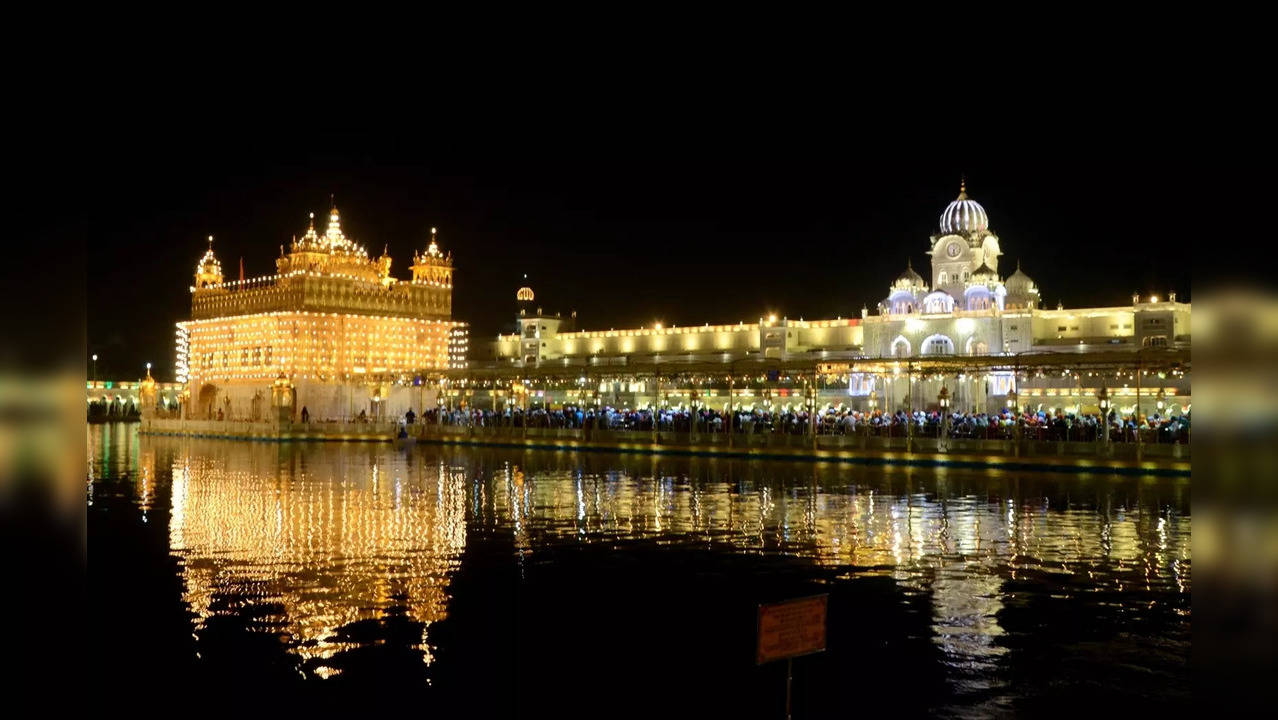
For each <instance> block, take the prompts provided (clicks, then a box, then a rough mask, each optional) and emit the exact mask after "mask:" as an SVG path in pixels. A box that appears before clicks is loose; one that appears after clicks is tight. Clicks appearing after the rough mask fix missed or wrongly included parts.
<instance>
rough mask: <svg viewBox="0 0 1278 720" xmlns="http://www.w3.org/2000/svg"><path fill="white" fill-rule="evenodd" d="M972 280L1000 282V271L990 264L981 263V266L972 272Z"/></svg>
mask: <svg viewBox="0 0 1278 720" xmlns="http://www.w3.org/2000/svg"><path fill="white" fill-rule="evenodd" d="M970 282H974V283H991V282H998V273H997V272H995V271H994V268H992V267H990V266H989V265H986V264H985V263H981V266H980V267H978V268H976V270H975V271H974V272H973V273H972V279H971V280H970Z"/></svg>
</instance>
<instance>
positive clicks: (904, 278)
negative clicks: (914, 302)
mask: <svg viewBox="0 0 1278 720" xmlns="http://www.w3.org/2000/svg"><path fill="white" fill-rule="evenodd" d="M925 284H926V283H925V281H924V280H923V276H922V275H920V274H918V273H917V272H916V271H915V270H914V263H913V262H912V261H909V260H907V261H906V263H905V272H903V273H901V274H900V275H898V276H897V277H896V282H895V283H893V285H894V286H895V287H915V286H917V287H922V286H923V285H925Z"/></svg>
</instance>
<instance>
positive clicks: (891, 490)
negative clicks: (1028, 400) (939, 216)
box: [87, 424, 1191, 718]
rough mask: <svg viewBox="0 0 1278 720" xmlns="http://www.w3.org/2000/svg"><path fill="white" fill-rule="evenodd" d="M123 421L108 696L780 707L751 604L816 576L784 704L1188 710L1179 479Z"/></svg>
mask: <svg viewBox="0 0 1278 720" xmlns="http://www.w3.org/2000/svg"><path fill="white" fill-rule="evenodd" d="M136 427H137V426H136V425H128V424H116V425H94V426H91V427H90V428H89V430H88V453H89V461H90V477H89V482H88V486H87V501H88V504H89V508H88V517H89V524H88V528H89V549H90V561H89V570H90V573H89V582H90V609H91V610H90V612H91V614H92V619H93V620H92V624H93V628H94V630H93V632H94V634H95V636H94V637H93V638H91V641H92V646H93V647H94V648H95V651H96V655H97V657H96V658H95V668H96V670H95V673H97V674H99V675H102V676H104V677H106V678H108V679H110V680H111V681H112V686H114V687H119V683H129V682H138V683H140V684H143V685H145V687H146V688H147V690H145V691H143V694H145V693H146V692H153V691H154V690H155V689H156V688H165V687H168V688H172V687H181V688H187V689H190V688H212V689H230V688H233V689H234V691H235V692H236V693H243V692H247V691H268V692H273V693H278V694H279V695H281V696H286V695H288V694H290V693H299V694H300V693H308V694H310V693H314V694H319V695H324V694H325V693H341V694H343V695H345V694H346V692H347V691H351V692H352V693H363V692H366V691H369V690H372V691H374V692H375V697H378V698H381V699H382V700H385V699H387V698H392V699H393V698H402V699H403V700H405V701H410V702H412V703H414V705H415V706H416V707H417V708H420V709H421V711H422V713H423V715H428V714H429V713H430V711H432V710H449V709H451V710H456V711H460V712H465V713H466V714H467V716H471V717H489V716H502V717H509V716H516V715H518V716H534V715H536V714H540V713H543V712H553V713H555V714H557V715H558V716H561V717H578V716H586V715H588V716H594V717H612V716H622V715H643V714H647V715H655V716H660V717H684V716H705V717H710V716H714V717H718V716H724V717H770V718H775V717H781V716H782V713H783V704H784V686H785V663H784V662H777V663H771V664H767V665H762V666H756V665H755V655H754V650H755V647H754V645H755V631H756V628H755V624H756V618H757V610H758V606H759V604H760V603H765V602H772V601H776V600H782V599H787V598H793V597H800V596H805V595H813V594H817V593H828V594H829V604H828V636H827V643H828V649H827V651H826V652H824V653H821V654H815V655H808V656H805V657H801V658H798V659H796V660H795V661H794V680H793V682H794V714H795V717H829V716H843V717H847V716H853V715H855V714H859V713H863V712H866V711H869V710H873V709H890V710H892V711H894V712H896V713H904V714H905V715H916V714H940V715H944V716H988V715H991V714H995V715H999V714H1009V713H1026V714H1028V713H1037V712H1047V713H1051V714H1057V713H1060V712H1062V711H1064V710H1073V709H1087V710H1088V711H1090V712H1097V711H1100V712H1104V711H1106V710H1107V709H1112V708H1114V707H1116V706H1119V705H1122V706H1135V707H1139V708H1144V709H1148V710H1150V711H1158V710H1160V709H1175V708H1176V707H1177V706H1178V705H1179V704H1181V703H1184V702H1185V701H1186V700H1187V698H1188V697H1189V689H1188V669H1187V664H1188V654H1189V642H1190V641H1189V636H1190V587H1191V583H1190V577H1191V573H1190V514H1189V508H1190V506H1189V502H1190V491H1189V487H1190V486H1189V480H1188V479H1184V478H1179V479H1178V478H1139V477H1135V478H1133V477H1114V476H1087V475H1079V474H1061V475H1055V474H1009V473H1001V472H992V471H971V470H965V471H957V470H946V469H935V468H927V469H920V468H893V467H862V466H854V465H840V464H827V463H807V462H804V463H779V462H759V461H753V462H747V461H742V460H725V459H698V458H669V457H660V458H657V457H652V456H646V455H612V454H603V453H598V454H594V453H583V454H574V453H566V452H541V451H537V452H523V451H513V450H496V449H488V448H463V449H458V448H444V447H440V446H432V445H419V446H418V447H416V448H411V449H406V450H395V449H394V448H393V447H391V446H390V445H389V444H372V443H324V442H313V443H269V442H266V443H255V442H237V441H229V440H212V439H208V440H203V439H178V438H165V437H150V436H139V434H138V433H137V430H136ZM139 648H144V649H145V651H144V652H137V649H139ZM122 656H127V657H129V658H130V660H129V661H128V662H127V663H120V662H116V660H115V659H116V658H119V657H122ZM369 696H370V697H373V696H374V695H372V694H370V695H369Z"/></svg>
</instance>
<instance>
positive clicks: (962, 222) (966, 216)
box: [941, 181, 990, 235]
mask: <svg viewBox="0 0 1278 720" xmlns="http://www.w3.org/2000/svg"><path fill="white" fill-rule="evenodd" d="M989 229H990V218H989V216H988V215H986V214H985V208H983V207H981V204H980V203H978V202H976V201H975V200H969V199H968V198H967V182H966V181H964V182H963V184H962V185H960V186H959V196H958V199H956V200H955V201H954V202H952V203H950V204H949V206H948V207H946V208H945V212H943V213H941V232H942V233H944V234H946V235H950V234H955V235H965V234H968V233H978V232H985V231H987V230H989Z"/></svg>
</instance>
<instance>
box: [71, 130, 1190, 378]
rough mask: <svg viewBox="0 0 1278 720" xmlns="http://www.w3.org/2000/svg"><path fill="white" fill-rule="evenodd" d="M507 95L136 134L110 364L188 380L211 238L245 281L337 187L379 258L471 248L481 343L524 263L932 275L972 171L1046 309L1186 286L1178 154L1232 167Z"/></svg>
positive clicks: (632, 269) (728, 299)
mask: <svg viewBox="0 0 1278 720" xmlns="http://www.w3.org/2000/svg"><path fill="white" fill-rule="evenodd" d="M506 112H508V113H518V115H519V116H518V117H508V116H505V115H500V114H497V115H493V116H489V119H487V120H484V121H479V122H462V121H461V120H458V119H452V120H449V121H446V122H440V121H433V120H431V119H430V117H431V115H430V114H429V113H424V114H422V115H421V116H420V117H421V118H422V119H421V121H420V122H418V121H417V116H413V117H412V118H410V119H407V120H406V119H404V118H400V119H399V120H398V121H396V122H395V123H394V124H392V125H386V126H376V125H375V124H372V123H370V124H367V125H364V126H361V127H348V128H325V127H319V126H315V125H309V124H307V123H301V122H298V123H292V122H290V123H287V124H279V123H271V124H269V125H261V124H255V123H253V122H251V121H246V120H245V119H244V118H238V119H236V120H235V121H234V122H229V121H228V123H227V124H226V125H222V124H219V123H216V122H209V121H204V122H201V123H199V124H198V125H190V126H188V124H187V123H186V122H185V121H184V120H183V119H182V118H179V117H174V116H159V117H155V118H152V119H151V120H150V121H149V122H148V123H145V124H142V125H140V126H133V127H130V128H128V130H127V132H122V133H121V134H120V136H119V137H118V138H117V143H118V144H117V145H116V147H115V151H114V152H113V153H111V155H112V157H111V158H110V160H109V162H110V163H111V167H112V168H116V169H118V173H116V174H114V175H113V176H108V178H107V181H106V182H103V183H102V184H101V185H100V186H99V187H97V188H95V189H94V193H93V195H94V200H93V202H92V203H91V209H92V211H93V215H92V216H91V217H90V219H89V229H88V238H89V243H88V248H89V252H88V256H87V260H88V268H89V273H88V275H89V277H88V285H87V292H88V304H87V310H88V313H87V321H88V351H89V352H98V353H100V354H101V355H102V356H103V360H102V362H101V363H100V365H99V374H100V375H101V376H102V377H120V378H124V377H133V376H136V375H137V374H138V373H139V372H140V368H141V367H142V364H143V363H145V362H146V361H148V360H149V361H152V362H154V363H155V365H156V368H157V370H158V373H157V375H158V377H160V378H161V379H171V378H172V361H173V357H172V356H173V323H174V322H176V321H178V320H181V319H183V318H185V317H187V316H188V313H189V309H190V305H189V303H190V300H189V292H188V290H187V288H188V287H189V285H190V284H191V282H192V274H193V272H194V267H195V263H196V260H197V259H198V258H199V256H200V255H201V254H202V253H203V251H204V248H205V240H204V238H205V236H207V235H208V234H210V233H212V234H213V235H214V236H215V237H216V241H215V245H214V248H215V251H216V253H217V255H218V257H219V259H220V260H221V261H222V264H223V269H224V271H225V272H226V273H227V275H228V277H234V276H235V275H236V274H237V273H238V263H239V259H240V257H241V256H242V257H243V259H244V265H245V271H246V275H247V276H250V277H251V276H255V275H262V274H266V273H270V272H273V271H274V264H273V263H274V258H275V257H276V256H277V255H278V253H279V246H280V244H282V243H283V244H286V243H288V242H289V240H290V238H291V236H292V235H294V234H301V233H302V232H303V231H304V230H305V223H306V213H307V212H308V211H314V212H315V213H316V215H317V217H322V215H323V213H324V211H325V210H326V209H327V207H328V197H329V193H334V194H335V195H336V198H337V204H338V207H339V208H340V210H341V211H342V215H343V227H344V229H345V230H346V232H347V234H348V235H350V236H352V237H354V238H355V239H356V240H358V241H359V242H362V243H363V244H364V245H365V246H366V247H367V248H368V249H369V251H370V252H371V253H373V254H377V253H378V252H380V250H381V249H382V246H383V245H384V244H388V245H389V246H390V252H391V255H392V256H393V257H394V258H395V264H394V265H393V266H392V273H393V274H395V275H396V276H397V277H401V278H402V277H407V276H408V270H407V266H408V264H409V262H410V258H411V255H412V251H413V250H414V249H415V248H422V247H424V246H425V244H426V242H427V237H428V232H429V228H430V227H431V226H432V225H434V226H437V227H438V228H439V233H440V235H439V237H440V242H441V245H442V246H443V247H444V249H446V250H450V251H451V252H452V253H453V256H454V261H455V265H456V268H457V275H456V287H455V291H454V299H453V314H454V317H455V318H458V319H461V320H465V321H468V322H470V323H472V344H474V343H476V342H482V341H484V340H486V339H487V338H488V337H489V336H492V335H493V334H495V333H496V332H498V331H499V330H502V331H505V330H506V329H507V325H508V324H509V323H510V322H511V320H512V318H513V315H514V312H515V310H514V293H515V290H516V288H518V287H519V285H520V279H521V276H522V273H525V272H527V273H528V275H529V279H530V284H531V285H532V287H533V288H534V289H535V290H536V292H537V298H538V304H539V305H541V306H543V307H544V308H545V309H546V310H548V311H555V310H558V311H562V312H563V313H564V314H565V315H566V314H567V313H568V312H569V311H570V310H573V309H575V310H577V311H578V317H579V324H580V326H582V327H584V328H586V329H607V328H609V327H627V326H636V325H646V324H651V323H652V322H654V321H657V320H660V321H662V322H664V323H666V324H701V323H705V322H712V323H718V322H736V321H738V320H747V321H749V320H750V319H753V318H758V317H759V316H760V315H763V314H765V313H768V312H776V313H778V314H782V315H788V316H791V317H799V316H802V317H806V318H824V317H834V316H836V315H842V316H845V317H847V316H850V315H854V314H857V313H858V312H859V310H860V308H861V306H862V305H863V304H866V305H869V306H870V307H871V308H873V306H874V304H875V303H876V302H877V301H878V300H880V299H881V298H882V297H884V296H885V294H886V290H887V286H888V283H889V282H890V281H891V280H892V279H893V278H895V277H896V275H897V274H898V273H899V272H900V271H901V270H902V269H903V268H904V267H905V261H906V257H907V256H908V257H910V258H912V260H913V262H914V266H915V267H916V268H918V269H920V270H921V271H923V272H924V274H925V275H926V274H927V270H926V268H927V267H928V257H927V256H926V255H925V254H924V253H925V251H926V249H927V246H928V237H929V235H930V234H931V233H932V232H933V231H935V229H936V224H937V218H938V216H939V214H940V212H941V210H942V209H943V208H944V207H945V205H946V204H947V203H949V202H950V201H951V200H953V198H954V196H955V195H956V194H957V191H958V180H959V176H960V174H961V173H965V174H966V175H967V177H968V188H969V194H970V195H971V197H973V198H974V199H976V200H977V201H979V202H980V203H982V204H983V205H984V207H985V208H986V210H987V211H988V212H989V215H990V218H991V225H992V228H993V229H994V231H995V232H996V233H998V234H999V236H1000V238H1001V240H1002V246H1003V250H1004V252H1005V253H1006V254H1005V256H1004V261H1005V262H1006V263H1007V264H1006V265H1004V266H1003V268H1002V272H1003V274H1007V273H1010V272H1011V270H1012V269H1013V268H1014V267H1015V262H1016V260H1017V259H1018V258H1019V259H1020V260H1021V262H1022V266H1023V268H1024V269H1025V271H1026V272H1027V273H1029V274H1030V276H1031V277H1033V278H1034V279H1035V280H1036V281H1037V282H1038V283H1039V285H1040V287H1041V288H1042V289H1043V296H1044V301H1045V305H1049V306H1055V304H1056V302H1057V301H1058V300H1060V301H1063V302H1064V303H1065V305H1066V306H1067V307H1071V306H1075V307H1076V306H1088V305H1111V304H1123V303H1126V302H1129V301H1130V296H1131V293H1132V292H1133V291H1138V290H1139V291H1141V292H1142V293H1149V292H1157V293H1159V294H1163V293H1166V292H1167V291H1168V290H1170V289H1175V290H1177V291H1178V292H1179V293H1180V296H1181V297H1182V298H1184V299H1188V298H1189V291H1190V272H1191V264H1192V263H1191V262H1190V261H1189V259H1188V257H1187V255H1186V254H1185V253H1184V252H1182V248H1183V247H1184V246H1185V244H1186V240H1187V233H1186V231H1185V225H1183V224H1179V223H1172V222H1168V218H1169V217H1175V216H1184V217H1185V218H1187V219H1193V216H1194V213H1195V208H1194V206H1193V203H1191V202H1187V200H1188V198H1187V197H1186V192H1185V188H1186V187H1187V185H1192V184H1193V183H1195V182H1200V181H1201V177H1198V178H1197V179H1195V178H1194V177H1190V178H1187V177H1186V174H1191V175H1195V176H1197V175H1199V174H1200V173H1202V172H1214V171H1205V170H1202V169H1201V168H1200V167H1199V166H1198V165H1195V166H1194V168H1193V169H1192V170H1189V169H1187V166H1186V164H1185V160H1184V158H1177V157H1174V156H1169V155H1168V154H1167V153H1166V152H1164V151H1163V148H1164V147H1165V143H1166V142H1168V141H1169V138H1170V135H1171V133H1172V130H1170V129H1166V130H1159V129H1158V128H1156V127H1154V128H1151V127H1144V128H1142V129H1141V131H1140V133H1139V134H1136V132H1135V131H1136V128H1135V126H1134V125H1133V126H1125V125H1123V124H1122V123H1111V124H1109V125H1105V126H1103V127H1102V126H1098V125H1095V124H1091V123H1089V122H1087V121H1086V118H1081V117H1073V118H1070V117H1064V118H1059V117H1058V118H1056V119H1055V120H1054V121H1053V122H1050V123H1049V122H1048V121H1046V120H1044V118H1045V117H1047V116H1046V115H1045V114H1038V113H1036V112H1034V111H1031V110H1030V109H1026V110H1024V111H1023V112H1020V113H1019V114H1017V113H1009V114H1008V117H1006V118H1005V119H1004V121H1003V122H1002V123H1000V124H999V125H998V126H993V127H983V128H981V129H980V130H979V131H976V130H970V129H968V130H963V129H957V128H955V127H953V126H952V125H950V124H949V123H938V122H936V121H935V119H934V118H932V117H929V116H927V115H921V116H918V117H916V118H915V120H913V121H910V122H903V123H892V122H876V123H873V124H870V123H864V122H860V121H855V120H854V117H855V114H854V113H848V114H841V115H838V116H837V117H828V116H822V117H820V118H819V119H813V120H809V119H807V118H806V117H805V116H803V115H802V114H796V115H794V116H789V115H757V116H755V115H751V116H748V117H750V119H749V120H742V116H741V115H738V114H735V113H713V114H698V113H692V112H691V111H689V114H687V115H681V114H678V113H677V112H674V111H670V113H673V114H669V113H662V114H658V113H655V112H640V111H636V112H634V113H631V114H620V113H605V112H604V111H599V112H598V113H595V114H591V115H582V116H577V117H574V118H571V119H565V118H556V119H554V120H553V121H551V120H545V121H539V120H538V119H537V118H536V115H535V113H534V112H533V109H532V108H514V107H512V108H507V109H506ZM814 117H815V116H814ZM317 223H319V224H320V228H321V230H322V223H321V222H320V221H319V220H317ZM1195 223H1197V224H1199V225H1201V222H1200V221H1195Z"/></svg>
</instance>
